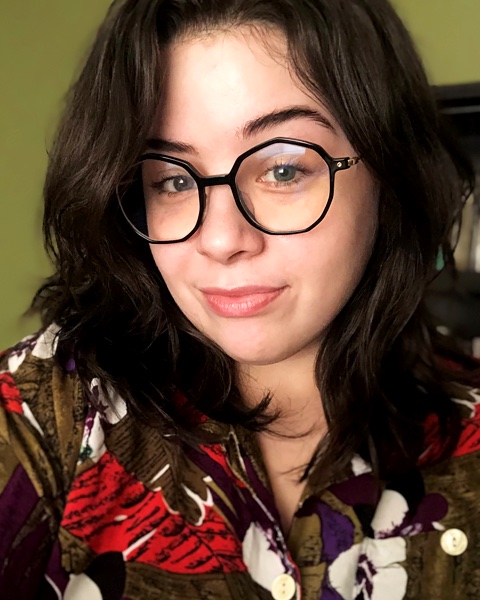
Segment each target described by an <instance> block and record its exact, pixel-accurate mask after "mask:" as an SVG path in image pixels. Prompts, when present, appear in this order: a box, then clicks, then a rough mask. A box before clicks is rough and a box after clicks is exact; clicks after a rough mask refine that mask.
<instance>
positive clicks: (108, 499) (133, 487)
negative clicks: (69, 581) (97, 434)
mask: <svg viewBox="0 0 480 600" xmlns="http://www.w3.org/2000/svg"><path fill="white" fill-rule="evenodd" d="M205 509H206V514H205V518H204V519H203V522H202V524H201V525H200V526H195V525H192V524H190V523H189V522H188V521H186V520H185V519H184V518H183V517H182V515H180V514H177V513H175V512H173V511H171V510H170V509H169V507H168V506H167V504H166V503H165V500H164V498H163V495H162V493H161V491H155V492H153V491H151V490H149V489H147V488H146V487H145V486H144V485H143V483H141V482H140V481H138V480H137V479H136V478H135V476H134V475H132V474H130V473H128V472H127V471H125V469H124V468H123V467H122V466H121V465H120V464H119V463H118V461H117V460H116V458H115V457H114V456H113V455H112V454H111V453H110V452H106V453H105V454H104V455H103V456H102V457H101V459H100V460H99V461H98V463H96V464H95V465H94V466H93V467H91V468H90V469H88V470H87V471H85V472H84V473H83V474H82V475H80V477H78V478H77V479H76V480H75V483H74V486H73V488H72V490H71V493H70V495H69V498H68V501H67V507H66V510H65V513H64V519H63V522H62V526H63V527H65V529H66V530H67V531H69V532H70V533H71V534H72V535H74V536H76V537H77V538H80V539H81V540H82V541H83V542H84V543H86V544H87V545H88V546H89V547H90V548H91V549H92V550H93V551H94V552H95V553H96V554H101V553H105V552H122V553H123V556H124V558H125V560H127V561H135V562H142V563H146V564H150V565H153V566H155V567H157V568H159V569H163V570H165V571H168V572H170V573H183V574H189V575H194V574H200V573H212V572H236V571H245V570H246V566H245V564H244V563H243V560H242V548H241V544H240V542H239V541H238V540H237V538H236V537H235V535H234V534H233V532H231V531H230V530H229V528H228V527H227V526H226V524H225V521H224V520H223V518H222V517H221V516H220V515H219V513H218V512H217V511H216V510H214V508H212V507H211V506H205Z"/></svg>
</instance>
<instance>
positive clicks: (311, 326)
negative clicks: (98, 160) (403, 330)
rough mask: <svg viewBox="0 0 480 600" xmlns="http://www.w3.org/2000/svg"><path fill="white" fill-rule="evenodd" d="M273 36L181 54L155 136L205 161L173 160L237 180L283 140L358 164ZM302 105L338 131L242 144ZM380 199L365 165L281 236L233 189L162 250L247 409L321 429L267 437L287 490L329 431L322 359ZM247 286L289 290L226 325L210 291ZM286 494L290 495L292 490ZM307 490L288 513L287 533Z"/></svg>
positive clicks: (214, 41) (232, 37)
mask: <svg viewBox="0 0 480 600" xmlns="http://www.w3.org/2000/svg"><path fill="white" fill-rule="evenodd" d="M267 35H268V47H266V45H265V43H264V38H262V36H260V35H259V34H258V32H257V33H255V32H253V31H251V30H244V31H242V32H240V33H238V32H236V33H235V34H232V33H228V32H227V33H225V32H218V33H217V32H215V33H212V34H211V35H209V36H204V37H202V38H199V39H196V38H193V39H185V40H183V41H180V42H179V43H176V44H175V45H173V46H172V47H171V48H170V49H169V51H168V55H167V57H166V58H167V65H168V69H167V78H166V88H165V93H164V95H163V96H162V103H161V107H160V108H159V111H158V114H157V117H156V119H155V122H154V123H153V126H152V129H151V137H153V138H160V139H166V140H176V141H180V142H182V143H184V144H190V145H191V146H193V147H194V148H195V152H168V154H170V155H173V156H177V157H179V158H182V159H184V160H187V161H189V162H190V163H192V164H193V165H194V166H195V167H196V168H197V169H198V170H199V171H200V172H201V173H202V174H204V175H218V174H224V173H228V172H229V171H230V169H231V167H232V165H233V163H234V161H235V159H236V158H237V157H238V156H239V155H240V154H241V153H243V152H245V151H246V150H248V149H250V148H251V147H252V146H254V145H256V144H259V143H261V142H263V141H266V140H269V139H271V138H273V137H277V136H284V137H292V138H297V139H301V140H306V141H310V142H314V143H317V144H320V145H321V146H323V147H324V148H325V150H327V152H328V153H329V154H330V155H331V156H333V157H345V156H349V157H353V156H356V153H355V149H354V148H352V146H351V145H350V143H349V141H348V139H347V138H346V136H345V134H344V133H343V132H342V130H341V128H340V126H339V125H338V124H337V123H335V120H334V118H333V117H332V115H331V114H330V113H329V112H328V110H326V108H325V107H324V106H322V105H321V104H320V103H319V102H318V100H316V99H315V98H313V97H312V95H311V94H310V93H309V92H307V90H306V89H305V88H304V86H303V85H302V84H301V83H300V82H299V81H298V80H297V79H295V77H294V76H293V75H292V73H291V72H290V70H289V68H288V60H287V57H286V45H285V41H284V39H283V38H282V36H281V35H280V34H276V33H272V31H269V33H268V34H267ZM292 106H295V107H299V106H301V107H307V108H310V109H314V110H317V111H320V112H321V113H322V114H323V115H324V116H325V117H326V118H327V119H328V121H329V122H330V123H331V125H332V126H333V128H329V127H326V126H325V125H322V124H321V123H318V122H313V121H312V119H310V118H307V117H302V118H298V119H294V120H289V121H286V122H283V123H279V124H277V125H275V126H271V127H268V128H266V129H262V130H261V131H258V132H257V133H256V134H255V135H253V136H251V137H247V138H243V137H242V136H241V134H240V131H241V129H242V127H244V126H245V124H246V123H248V122H250V121H251V120H252V119H255V118H257V117H259V116H261V115H264V114H266V113H270V112H272V111H278V110H281V109H285V108H289V107H292ZM377 197H378V194H377V189H376V185H375V183H374V181H373V179H372V177H371V175H370V174H369V172H368V170H367V169H366V167H365V166H364V165H363V164H362V162H360V163H359V164H358V165H356V166H354V167H352V168H351V169H349V170H347V171H344V172H340V173H337V175H336V192H335V198H334V201H333V203H332V206H331V208H330V210H329V213H328V214H327V216H326V218H325V219H324V220H323V221H322V222H321V223H320V224H319V225H318V226H317V227H316V228H314V229H313V230H312V231H310V232H308V233H304V234H300V235H290V236H271V235H268V234H265V233H262V232H261V231H258V230H256V229H255V228H253V227H252V226H251V225H250V224H249V223H247V221H246V220H245V219H244V218H243V217H242V215H241V213H240V212H239V210H238V209H237V207H236V205H235V203H234V199H233V196H232V194H231V191H230V189H229V187H228V186H221V187H215V188H210V189H209V191H208V202H207V212H206V217H205V221H204V222H203V224H202V226H201V228H200V229H199V230H198V231H197V232H196V233H195V235H194V236H193V237H191V238H190V239H189V240H187V241H185V242H182V243H177V244H169V245H152V246H151V249H152V253H153V257H154V260H155V262H156V264H157V266H158V269H159V270H160V272H161V274H162V276H163V278H164V280H165V282H166V284H167V286H168V288H169V290H170V292H171V294H172V296H173V298H174V299H175V301H176V302H177V304H178V306H179V307H180V309H181V310H182V311H183V312H184V314H185V315H186V316H187V317H188V318H189V319H190V321H191V322H192V323H193V324H194V325H195V326H196V327H197V328H198V329H199V330H200V331H202V332H203V333H204V334H205V335H206V336H208V337H209V338H210V339H211V340H213V341H214V342H216V343H217V344H218V345H219V346H220V347H221V348H222V349H223V350H224V351H225V352H226V353H227V354H228V355H230V356H231V357H233V358H234V359H235V361H236V362H237V365H238V381H239V385H240V388H241V390H242V391H243V394H244V396H245V399H246V401H247V402H249V403H251V404H255V403H256V402H258V400H259V399H260V398H261V397H262V396H263V394H264V393H265V391H266V390H271V391H272V392H273V394H274V405H275V406H276V407H280V408H281V409H282V411H283V415H284V416H283V418H282V419H281V420H280V421H278V422H277V423H276V425H275V426H276V427H277V428H278V431H282V432H286V433H289V434H291V433H299V432H303V431H304V430H305V423H307V424H308V425H313V428H312V432H311V433H310V436H309V437H307V438H303V439H302V440H300V441H299V440H293V441H292V440H285V439H283V440H281V439H278V438H275V437H272V436H269V435H267V434H265V435H263V434H262V435H261V436H260V437H259V442H260V446H261V448H262V452H263V455H264V461H265V463H266V466H267V470H268V472H269V474H270V479H271V481H272V482H279V485H280V483H281V481H280V479H279V478H278V477H276V475H277V474H280V472H281V471H282V470H286V469H288V468H291V467H294V466H298V464H299V462H300V464H301V462H306V461H307V460H308V458H309V457H310V456H311V454H312V452H313V450H314V448H315V446H316V445H317V444H318V441H319V439H320V438H321V436H322V435H323V434H324V433H325V424H324V420H323V412H322V408H321V400H320V396H319V391H318V389H317V387H316V385H315V378H314V365H315V358H316V354H317V352H318V348H319V344H320V343H321V340H322V337H323V336H324V334H325V331H326V330H327V328H328V326H329V324H330V323H331V322H332V320H333V319H334V318H335V316H336V315H337V314H338V312H339V311H340V310H341V308H342V307H343V306H344V304H345V303H346V301H347V300H348V298H349V297H350V296H351V294H352V293H353V292H354V290H355V288H356V286H357V284H358V282H359V280H360V279H361V277H362V274H363V273H364V270H365V268H366V264H367V262H368V259H369V257H370V254H371V251H372V246H373V243H374V240H375V232H376V227H377ZM245 285H269V286H273V287H284V288H285V289H284V291H283V293H282V294H281V295H280V296H279V297H278V298H277V299H276V300H275V301H274V302H273V303H272V304H270V305H269V306H268V307H267V308H266V309H265V310H263V311H262V312H261V313H260V314H258V315H255V316H252V317H247V318H228V317H222V316H218V315H217V314H215V312H214V311H212V309H211V308H210V307H209V306H208V304H207V302H206V301H205V298H204V296H203V294H202V292H201V291H200V290H201V289H202V288H205V287H214V286H215V287H221V288H227V289H231V288H234V287H238V286H245ZM280 466H281V467H282V468H280ZM273 487H275V483H274V484H273ZM274 491H275V490H274ZM283 492H284V493H283V496H284V497H285V498H286V495H285V487H284V486H283ZM298 493H299V490H298V489H296V491H295V493H294V494H291V495H290V496H289V498H290V499H289V500H285V506H283V507H279V508H281V509H282V510H281V512H282V514H284V526H285V527H286V528H288V522H289V515H291V512H292V510H293V506H294V505H295V504H296V502H298Z"/></svg>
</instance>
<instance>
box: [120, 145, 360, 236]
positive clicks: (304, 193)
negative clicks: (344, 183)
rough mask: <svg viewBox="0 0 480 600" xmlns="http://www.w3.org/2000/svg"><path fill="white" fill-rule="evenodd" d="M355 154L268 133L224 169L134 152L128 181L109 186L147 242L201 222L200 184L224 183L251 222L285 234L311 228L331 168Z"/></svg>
mask: <svg viewBox="0 0 480 600" xmlns="http://www.w3.org/2000/svg"><path fill="white" fill-rule="evenodd" d="M359 160H360V158H358V157H354V158H348V157H347V158H332V157H331V156H330V155H329V154H328V153H327V152H326V151H325V150H324V149H323V148H322V147H321V146H318V145H317V144H312V143H310V142H304V141H301V140H295V139H290V138H274V139H272V140H269V141H268V142H264V143H262V144H259V145H258V146H255V147H254V148H251V149H250V150H248V151H247V152H245V153H244V154H242V155H241V156H239V157H238V158H237V160H236V161H235V163H234V165H233V167H232V170H231V171H230V173H228V175H214V176H209V177H205V176H202V175H201V174H200V173H199V172H198V171H197V170H196V169H195V168H194V167H193V166H192V165H191V164H190V163H188V162H186V161H184V160H180V159H178V158H175V157H172V156H166V155H164V154H156V153H149V154H145V155H143V156H142V157H141V160H140V162H139V164H138V165H137V169H136V175H135V177H134V179H133V182H132V183H131V184H130V185H129V186H128V187H127V188H126V189H124V190H123V192H122V193H119V192H118V191H117V195H118V199H119V202H120V207H121V209H122V212H123V214H124V215H125V217H126V219H127V221H128V222H129V223H130V225H131V226H132V227H133V229H134V230H135V232H136V233H137V234H138V235H139V236H141V237H142V238H144V239H145V240H147V241H148V242H150V243H152V244H172V243H176V242H183V241H185V240H187V239H188V238H189V237H190V236H192V235H193V234H194V233H195V232H196V231H197V229H198V228H199V227H200V225H201V224H202V220H203V217H204V214H205V206H206V202H207V194H206V189H207V188H208V187H213V186H216V185H228V186H229V187H230V189H231V191H232V194H233V197H234V199H235V203H236V205H237V208H238V210H239V211H240V212H241V213H242V215H243V216H244V217H245V219H246V220H247V221H248V222H249V223H250V224H251V225H252V226H253V227H255V228H256V229H259V230H260V231H263V232H264V233H268V234H271V235H292V234H298V233H304V232H307V231H310V230H311V229H313V228H314V227H315V226H316V225H318V224H319V223H320V221H322V219H323V218H324V217H325V215H326V214H327V212H328V209H329V207H330V204H331V202H332V199H333V195H334V183H335V174H336V173H337V171H345V170H346V169H349V168H350V167H352V166H353V165H356V164H357V163H358V162H359Z"/></svg>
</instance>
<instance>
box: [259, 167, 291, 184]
mask: <svg viewBox="0 0 480 600" xmlns="http://www.w3.org/2000/svg"><path fill="white" fill-rule="evenodd" d="M298 171H299V169H298V168H297V167H295V166H294V165H277V166H275V167H273V168H272V169H270V170H269V172H268V173H267V174H266V177H265V179H266V180H267V181H272V177H273V180H274V181H276V182H278V183H288V182H289V181H293V180H294V179H295V177H296V176H297V173H298Z"/></svg>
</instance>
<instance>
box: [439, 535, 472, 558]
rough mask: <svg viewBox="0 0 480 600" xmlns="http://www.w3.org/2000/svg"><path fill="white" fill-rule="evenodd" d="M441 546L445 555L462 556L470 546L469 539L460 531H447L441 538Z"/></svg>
mask: <svg viewBox="0 0 480 600" xmlns="http://www.w3.org/2000/svg"><path fill="white" fill-rule="evenodd" d="M440 545H441V546H442V550H443V551H444V552H445V554H448V555H449V556H460V554H463V553H464V552H465V550H466V549H467V546H468V538H467V536H466V535H465V534H464V533H463V531H461V530H460V529H447V531H445V532H444V533H443V534H442V537H441V538H440Z"/></svg>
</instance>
